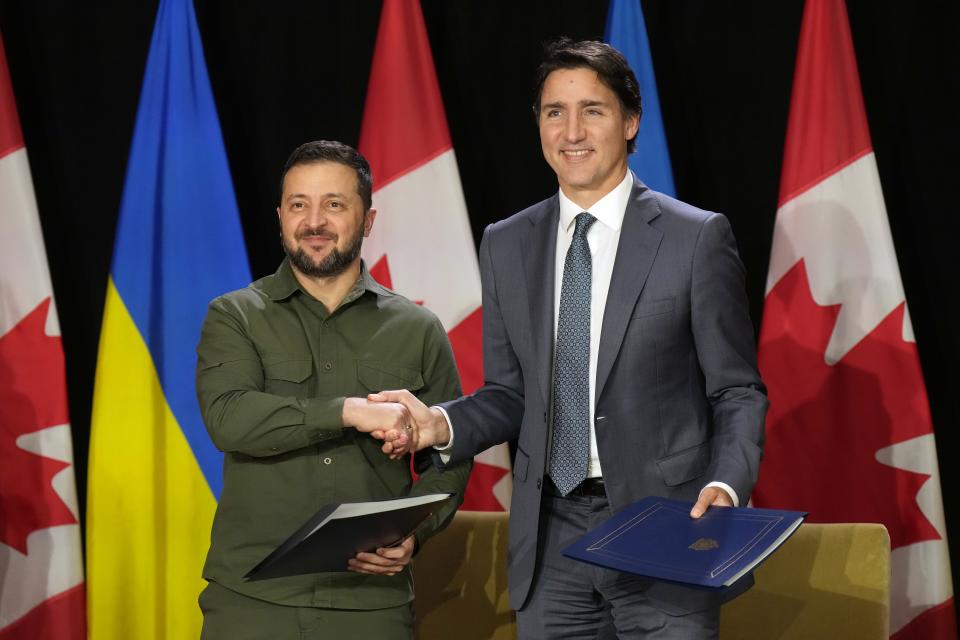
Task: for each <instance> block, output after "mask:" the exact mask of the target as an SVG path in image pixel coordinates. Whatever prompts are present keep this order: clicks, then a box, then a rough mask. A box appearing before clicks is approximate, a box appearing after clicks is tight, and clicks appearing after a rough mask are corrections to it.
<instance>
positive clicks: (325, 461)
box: [323, 458, 333, 464]
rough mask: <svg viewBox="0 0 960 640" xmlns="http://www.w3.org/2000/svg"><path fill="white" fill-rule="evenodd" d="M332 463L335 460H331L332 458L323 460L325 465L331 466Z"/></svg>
mask: <svg viewBox="0 0 960 640" xmlns="http://www.w3.org/2000/svg"><path fill="white" fill-rule="evenodd" d="M331 462H333V460H331V459H330V458H324V459H323V464H330V463H331Z"/></svg>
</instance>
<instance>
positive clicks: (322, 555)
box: [244, 493, 454, 580]
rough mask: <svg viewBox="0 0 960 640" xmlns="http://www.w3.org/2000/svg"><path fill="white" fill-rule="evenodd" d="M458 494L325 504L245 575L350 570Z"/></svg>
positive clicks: (261, 576) (257, 577)
mask: <svg viewBox="0 0 960 640" xmlns="http://www.w3.org/2000/svg"><path fill="white" fill-rule="evenodd" d="M453 495H454V494H452V493H430V494H426V495H422V496H411V497H407V498H397V499H394V500H375V501H371V502H344V503H341V504H328V505H324V506H323V507H321V508H320V510H319V511H317V513H316V514H314V515H313V517H311V518H310V519H309V520H307V521H306V522H305V523H304V524H303V526H302V527H300V528H299V529H297V530H296V531H295V532H293V534H292V535H291V536H290V537H289V538H287V539H286V540H285V541H284V542H283V544H281V545H280V546H279V547H277V548H276V549H274V550H273V551H272V552H271V553H270V555H268V556H267V557H266V558H264V559H263V560H262V561H260V563H259V564H258V565H257V566H255V567H254V568H253V569H251V570H250V571H249V572H247V574H246V575H245V576H244V578H245V579H247V580H266V579H268V578H281V577H284V576H296V575H302V574H306V573H321V572H325V571H347V560H349V559H350V558H352V557H354V556H356V555H357V553H359V552H361V551H373V550H374V549H377V548H378V547H389V546H393V545H395V544H397V543H399V542H400V541H402V540H403V539H404V538H406V537H408V536H409V535H410V534H411V533H413V532H414V530H415V529H416V528H417V527H418V526H420V523H421V522H423V521H424V520H426V519H427V518H429V517H430V515H432V514H433V513H435V512H436V511H437V510H438V509H439V508H440V507H442V506H443V505H444V504H446V503H447V502H448V501H449V500H450V499H451V498H452V497H453Z"/></svg>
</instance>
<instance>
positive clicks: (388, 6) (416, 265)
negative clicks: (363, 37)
mask: <svg viewBox="0 0 960 640" xmlns="http://www.w3.org/2000/svg"><path fill="white" fill-rule="evenodd" d="M359 146H360V152H361V153H362V154H363V155H364V156H365V157H366V158H367V160H369V162H370V166H371V168H372V170H373V176H374V180H375V185H374V186H375V187H376V189H377V190H376V191H375V192H374V194H373V204H374V206H375V207H376V208H377V209H378V210H379V211H381V212H383V214H382V215H381V216H379V217H378V218H377V227H376V231H375V232H374V233H373V234H372V235H371V236H370V238H368V239H367V240H365V241H364V244H363V256H364V260H365V261H366V263H367V264H368V265H371V268H370V272H371V274H372V275H373V276H374V277H375V278H376V279H377V280H378V281H379V282H380V283H381V284H383V285H385V286H387V287H389V288H391V289H393V290H395V291H397V292H398V293H401V294H403V295H404V296H406V297H408V298H410V299H411V300H416V301H417V302H421V303H422V304H424V305H425V306H426V307H427V308H428V309H430V310H431V311H433V312H434V313H435V314H437V316H438V317H439V318H440V321H441V322H442V323H443V326H444V328H446V330H447V335H448V336H449V338H450V343H451V345H452V346H453V351H454V355H455V357H456V359H457V368H458V369H459V371H460V380H461V382H462V384H463V391H464V393H470V392H472V391H474V390H475V389H477V388H478V387H479V386H480V385H482V384H483V355H482V336H481V324H482V323H481V315H480V271H479V268H478V266H477V252H476V247H475V245H474V243H473V236H472V234H471V231H470V221H469V218H468V217H467V207H466V203H465V201H464V198H463V189H462V187H461V186H460V174H459V173H458V171H457V160H456V157H455V156H454V154H453V144H452V143H451V141H450V133H449V130H448V129H447V118H446V115H445V114H444V110H443V101H442V99H441V98H440V86H439V84H438V83H437V76H436V72H435V71H434V67H433V57H432V55H431V54H430V43H429V41H428V39H427V30H426V28H425V26H424V22H423V14H422V12H421V10H420V3H419V1H418V0H386V1H385V2H384V3H383V10H382V13H381V16H380V28H379V32H378V34H377V44H376V49H375V51H374V55H373V67H372V69H371V70H370V85H369V88H368V90H367V104H366V109H365V110H364V113H363V125H362V127H361V132H360V145H359ZM509 471H510V454H509V451H508V449H507V447H506V445H498V446H495V447H492V448H490V449H488V450H487V451H484V452H483V453H481V454H480V455H478V456H477V457H476V458H475V460H474V468H473V474H472V475H471V476H470V484H469V486H468V487H467V492H466V496H465V498H464V502H463V506H462V507H461V509H467V510H473V511H507V510H509V508H510V496H511V492H512V485H511V483H510V474H509Z"/></svg>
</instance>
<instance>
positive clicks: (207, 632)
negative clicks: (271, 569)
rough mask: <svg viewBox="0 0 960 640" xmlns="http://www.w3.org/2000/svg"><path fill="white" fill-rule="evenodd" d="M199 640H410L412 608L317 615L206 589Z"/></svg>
mask: <svg viewBox="0 0 960 640" xmlns="http://www.w3.org/2000/svg"><path fill="white" fill-rule="evenodd" d="M199 602H200V609H201V611H203V632H202V633H201V635H200V638H201V640H267V639H270V640H274V639H275V640H326V639H327V638H377V639H378V640H379V639H381V638H382V639H384V640H411V639H412V638H413V603H409V604H405V605H402V606H399V607H391V608H389V609H372V610H355V609H321V608H317V607H289V606H285V605H281V604H274V603H272V602H266V601H264V600H258V599H256V598H250V597H248V596H245V595H243V594H240V593H237V592H236V591H231V590H230V589H227V588H226V587H222V586H220V585H219V584H217V583H216V582H210V583H208V584H207V588H206V589H204V590H203V592H202V593H201V594H200V601H199Z"/></svg>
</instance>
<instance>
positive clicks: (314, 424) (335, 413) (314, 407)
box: [301, 398, 345, 440]
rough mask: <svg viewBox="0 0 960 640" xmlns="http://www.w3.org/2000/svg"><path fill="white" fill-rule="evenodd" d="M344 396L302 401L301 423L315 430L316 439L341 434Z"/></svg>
mask: <svg viewBox="0 0 960 640" xmlns="http://www.w3.org/2000/svg"><path fill="white" fill-rule="evenodd" d="M344 400H345V398H311V399H308V400H305V401H302V405H301V406H302V407H303V424H304V425H305V426H307V427H310V428H313V429H315V430H316V434H317V439H318V440H326V439H329V438H335V437H339V436H341V435H343V402H344Z"/></svg>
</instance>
